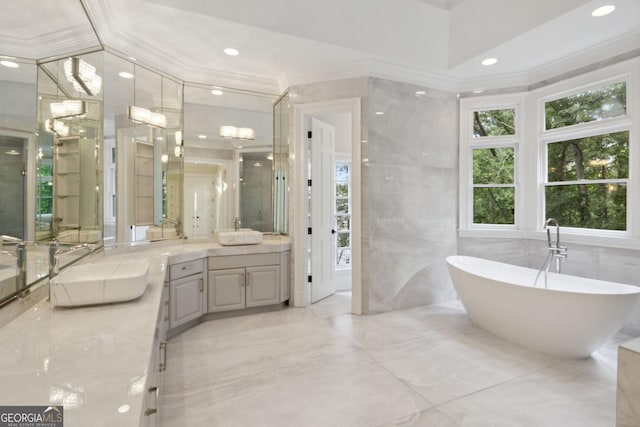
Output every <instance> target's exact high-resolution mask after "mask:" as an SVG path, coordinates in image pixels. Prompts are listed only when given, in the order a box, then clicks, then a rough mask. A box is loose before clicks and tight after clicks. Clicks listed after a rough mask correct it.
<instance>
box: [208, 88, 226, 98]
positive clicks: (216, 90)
mask: <svg viewBox="0 0 640 427" xmlns="http://www.w3.org/2000/svg"><path fill="white" fill-rule="evenodd" d="M223 93H224V92H223V91H221V90H220V89H213V90H212V91H211V94H212V95H217V96H220V95H222V94H223Z"/></svg>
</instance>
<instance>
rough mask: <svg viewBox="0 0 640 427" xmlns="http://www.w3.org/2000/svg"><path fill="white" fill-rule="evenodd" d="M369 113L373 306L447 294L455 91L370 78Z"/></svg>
mask: <svg viewBox="0 0 640 427" xmlns="http://www.w3.org/2000/svg"><path fill="white" fill-rule="evenodd" d="M417 91H424V92H425V94H422V95H419V96H417V95H416V92H417ZM380 112H382V113H384V114H377V113H380ZM368 120H369V125H368V137H369V138H368V143H367V144H366V146H367V150H368V151H367V158H368V166H367V168H366V169H367V172H368V180H367V181H363V190H364V193H365V194H366V195H367V198H368V203H367V206H368V210H365V211H364V215H365V216H366V217H367V218H368V221H369V224H368V241H367V245H366V246H365V248H364V249H363V250H364V252H366V253H367V254H366V259H367V264H366V265H363V267H365V268H366V269H367V270H368V274H369V277H368V280H369V291H370V292H369V300H370V301H369V309H370V312H372V313H375V312H383V311H390V310H398V309H404V308H409V307H413V306H419V305H426V304H432V303H436V302H441V301H448V300H452V299H454V298H455V292H454V291H453V287H452V285H451V281H450V279H449V276H448V273H447V270H446V263H445V262H444V259H445V258H446V256H448V255H451V254H454V253H456V248H457V241H456V218H457V185H458V184H457V179H458V178H457V177H458V166H457V156H458V142H457V133H456V129H457V120H458V118H457V99H456V96H455V94H452V93H448V92H443V91H437V90H425V89H424V88H421V87H419V86H415V85H411V84H406V83H401V82H395V81H390V80H384V79H378V78H370V80H369V105H368ZM363 157H364V156H363Z"/></svg>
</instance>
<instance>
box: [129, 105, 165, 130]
mask: <svg viewBox="0 0 640 427" xmlns="http://www.w3.org/2000/svg"><path fill="white" fill-rule="evenodd" d="M129 119H131V120H133V121H134V122H135V123H142V124H145V125H149V126H152V127H156V128H162V129H165V128H166V127H167V117H166V116H165V115H164V114H162V113H154V112H153V111H151V110H148V109H146V108H142V107H135V106H133V105H130V106H129Z"/></svg>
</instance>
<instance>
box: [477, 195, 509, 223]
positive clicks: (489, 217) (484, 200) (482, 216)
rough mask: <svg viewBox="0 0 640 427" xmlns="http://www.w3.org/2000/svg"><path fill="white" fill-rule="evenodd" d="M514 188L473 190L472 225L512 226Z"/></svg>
mask: <svg viewBox="0 0 640 427" xmlns="http://www.w3.org/2000/svg"><path fill="white" fill-rule="evenodd" d="M514 201H515V189H514V188H474V189H473V223H474V224H513V222H514V214H513V212H514V207H515V204H514Z"/></svg>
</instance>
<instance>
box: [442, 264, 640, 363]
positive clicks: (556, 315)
mask: <svg viewBox="0 0 640 427" xmlns="http://www.w3.org/2000/svg"><path fill="white" fill-rule="evenodd" d="M447 264H448V268H449V274H450V275H451V279H452V281H453V285H454V286H455V288H456V291H457V292H458V295H459V297H460V300H461V301H462V304H463V305H464V308H465V309H466V310H467V314H468V316H469V318H470V319H471V320H472V321H473V322H474V323H476V324H477V325H478V326H480V327H482V328H484V329H487V330H488V331H490V332H492V333H494V334H496V335H498V336H500V337H502V338H505V339H507V340H509V341H512V342H515V343H517V344H520V345H523V346H525V347H528V348H531V349H534V350H538V351H541V352H544V353H549V354H553V355H556V356H560V357H567V358H584V357H589V355H591V353H593V352H594V351H595V350H596V349H598V348H599V347H600V346H602V345H603V344H605V343H606V342H607V341H609V340H610V339H611V338H612V337H613V336H614V335H615V334H616V332H618V330H619V329H620V328H621V327H622V324H623V323H624V321H625V320H626V319H627V317H628V316H629V315H630V314H631V312H632V311H633V309H634V306H635V305H636V304H637V302H638V298H639V297H640V287H636V286H631V285H623V284H620V283H613V282H605V281H601V280H593V279H586V278H582V277H576V276H569V275H566V274H556V273H549V275H548V289H545V285H544V277H540V278H539V280H538V285H537V287H535V288H534V287H533V282H534V280H535V278H536V274H537V273H538V271H537V270H534V269H531V268H525V267H519V266H515V265H510V264H504V263H501V262H496V261H489V260H485V259H481V258H474V257H468V256H450V257H448V258H447Z"/></svg>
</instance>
